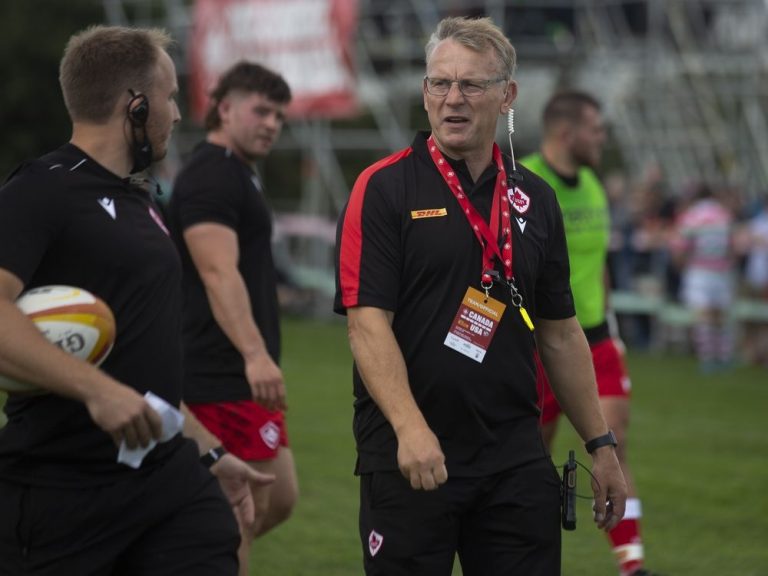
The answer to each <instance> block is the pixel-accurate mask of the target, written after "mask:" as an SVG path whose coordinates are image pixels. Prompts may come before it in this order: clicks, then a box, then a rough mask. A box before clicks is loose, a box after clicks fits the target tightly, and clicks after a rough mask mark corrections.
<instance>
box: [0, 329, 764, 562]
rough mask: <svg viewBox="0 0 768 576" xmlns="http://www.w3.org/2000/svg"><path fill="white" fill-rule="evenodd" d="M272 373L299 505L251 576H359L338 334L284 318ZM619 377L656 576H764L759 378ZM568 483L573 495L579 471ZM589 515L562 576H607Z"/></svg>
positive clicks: (344, 357) (583, 512) (638, 372)
mask: <svg viewBox="0 0 768 576" xmlns="http://www.w3.org/2000/svg"><path fill="white" fill-rule="evenodd" d="M283 367H284V370H285V374H286V379H287V383H288V386H289V407H290V409H289V412H288V422H289V430H290V436H291V442H292V447H293V450H294V452H295V455H296V461H297V466H298V471H299V477H300V484H301V497H300V501H299V504H298V506H297V508H296V511H295V514H294V516H293V517H292V518H291V519H290V520H289V521H288V522H287V523H286V524H285V525H283V526H281V527H279V528H278V529H277V530H275V531H274V532H273V533H270V534H268V535H267V536H265V537H264V538H262V539H261V540H259V541H258V542H257V543H255V544H254V546H253V561H252V566H253V568H252V574H254V575H262V574H264V575H266V574H275V575H280V576H310V575H311V576H318V575H319V576H353V575H354V576H359V575H360V574H362V569H361V560H360V557H361V552H360V544H359V542H358V538H357V527H356V526H357V482H356V480H355V478H354V476H353V475H352V469H353V465H354V447H353V442H352V434H351V418H352V394H351V358H350V354H349V349H348V346H347V342H346V328H345V326H344V325H343V324H341V323H330V324H328V323H321V322H307V321H298V320H287V321H286V323H285V329H284V356H283ZM629 367H630V371H631V373H632V378H633V383H634V401H633V421H632V427H631V432H630V442H631V449H630V456H631V463H632V464H633V467H634V472H635V476H636V481H637V484H638V487H639V490H640V492H641V498H642V501H643V511H644V524H643V526H644V532H645V544H646V554H647V558H648V565H649V567H650V568H653V569H654V570H659V571H660V572H663V573H664V574H666V575H668V576H669V575H671V576H688V575H689V576H702V575H703V576H710V575H711V576H768V434H766V431H765V429H764V428H765V424H764V423H765V422H766V418H765V414H766V409H768V373H766V372H765V371H764V370H760V369H757V368H740V369H738V370H736V371H734V372H733V373H731V374H728V375H719V376H712V377H706V378H704V377H699V375H698V374H697V372H696V367H695V364H694V363H693V361H692V360H691V359H690V358H685V357H666V356H659V355H643V354H630V356H629ZM564 424H565V425H563V426H562V428H561V433H560V435H559V436H558V439H557V444H556V449H555V454H554V459H555V462H556V463H557V464H558V465H560V464H561V463H562V462H563V461H564V460H565V458H566V455H567V451H568V449H569V448H571V447H573V448H577V459H579V460H581V461H582V462H584V463H588V462H589V458H588V457H587V456H586V454H585V453H584V452H583V450H582V449H581V448H580V447H581V442H580V441H578V439H577V438H576V436H575V435H574V434H573V432H572V431H571V429H570V427H569V426H568V425H567V423H564ZM580 486H581V490H580V492H582V493H585V492H586V490H587V489H588V482H587V475H586V473H584V472H583V471H582V472H581V474H580ZM589 506H590V503H589V502H588V501H586V500H584V501H580V502H579V507H578V529H577V530H576V531H575V532H566V533H564V536H563V574H564V575H565V576H602V575H606V576H613V575H614V574H616V572H615V570H614V568H613V562H612V559H611V557H610V554H609V549H608V545H607V543H606V541H605V538H604V536H602V535H601V534H600V533H599V532H598V531H597V530H596V529H595V528H594V527H593V526H592V525H591V521H590V512H589ZM0 513H2V512H1V511H0ZM460 573H461V572H460V569H459V568H458V566H457V567H456V570H455V572H454V574H460ZM519 576H525V575H519Z"/></svg>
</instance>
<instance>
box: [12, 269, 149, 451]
mask: <svg viewBox="0 0 768 576" xmlns="http://www.w3.org/2000/svg"><path fill="white" fill-rule="evenodd" d="M23 288H24V285H23V283H22V281H21V280H20V279H19V278H18V277H17V276H16V275H15V274H13V273H11V272H9V271H8V270H4V269H2V268H0V372H1V373H3V374H5V375H7V376H9V377H11V378H14V379H17V380H22V381H25V382H30V383H32V384H35V385H36V386H39V387H40V388H42V389H44V390H47V391H49V392H53V393H56V394H60V395H62V396H68V397H70V398H74V399H76V400H79V401H81V402H83V403H84V404H85V405H86V407H87V408H88V411H89V413H90V415H91V418H93V420H94V422H95V423H96V425H97V426H99V428H101V429H102V430H104V431H105V432H107V433H108V434H110V435H111V436H112V438H113V439H114V441H115V443H116V444H120V442H121V441H122V440H125V442H126V444H127V446H128V447H129V448H136V447H137V446H139V445H140V446H147V445H148V444H149V442H150V440H151V439H153V438H155V439H157V438H159V437H160V435H161V433H162V421H161V419H160V416H159V415H158V414H157V412H155V411H154V410H153V409H152V408H151V407H150V405H149V404H148V403H147V402H146V401H145V400H144V398H143V397H142V396H141V395H140V394H139V393H138V392H136V391H135V390H134V389H133V388H130V387H128V386H124V385H123V384H120V383H119V382H118V381H117V380H114V379H113V378H111V377H110V376H109V375H108V374H107V373H106V372H103V371H102V370H99V369H98V368H96V367H95V366H92V365H91V364H89V363H87V362H84V361H82V360H79V359H77V358H75V357H73V356H71V355H69V354H67V353H66V352H64V351H63V350H62V349H61V348H59V347H57V346H55V345H53V344H51V343H50V342H48V340H46V339H45V337H44V336H43V335H42V334H41V333H40V331H39V330H38V329H37V327H36V326H35V325H34V323H33V322H32V321H31V320H30V319H29V318H27V316H26V315H25V314H24V313H22V312H21V310H19V309H18V308H17V307H16V304H15V301H16V298H18V296H19V294H21V291H22V290H23Z"/></svg>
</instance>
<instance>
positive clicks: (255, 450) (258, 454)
mask: <svg viewBox="0 0 768 576" xmlns="http://www.w3.org/2000/svg"><path fill="white" fill-rule="evenodd" d="M188 406H189V409H190V411H191V412H192V413H193V414H194V415H195V416H197V419H198V420H200V422H202V424H203V426H205V427H206V428H207V429H208V430H209V431H210V432H211V433H212V434H214V435H215V436H216V437H217V438H218V439H219V440H221V443H222V445H223V446H224V448H226V449H227V451H228V452H231V453H232V454H234V455H235V456H237V457H238V458H240V459H241V460H246V461H254V460H272V459H273V458H275V457H276V456H277V450H278V449H279V448H280V446H288V433H287V432H286V429H285V414H284V413H283V412H282V411H276V412H270V411H269V410H267V409H266V408H264V407H263V406H261V405H259V404H256V402H253V401H251V400H238V401H237V402H218V403H215V404H188Z"/></svg>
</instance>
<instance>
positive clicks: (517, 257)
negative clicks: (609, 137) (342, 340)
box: [335, 133, 575, 476]
mask: <svg viewBox="0 0 768 576" xmlns="http://www.w3.org/2000/svg"><path fill="white" fill-rule="evenodd" d="M427 137H428V134H425V133H420V134H418V135H417V136H416V138H415V140H414V142H413V144H412V146H411V147H410V148H407V149H406V150H403V151H401V152H399V153H396V154H393V155H392V156H389V157H388V158H385V159H384V160H381V161H380V162H377V163H376V164H374V165H372V166H371V167H369V168H368V169H366V170H365V171H364V172H363V173H362V174H361V175H360V176H359V178H358V180H357V182H356V184H355V186H354V189H353V191H352V193H351V196H350V199H349V201H348V204H347V206H346V207H345V210H344V212H343V213H342V214H341V216H340V219H339V227H338V236H337V254H336V258H337V262H336V264H337V294H336V300H335V309H336V311H337V312H339V313H345V311H346V310H347V309H348V308H352V307H356V306H373V307H377V308H382V309H385V310H388V311H392V312H394V321H393V325H392V328H393V331H394V334H395V337H396V339H397V342H398V344H399V346H400V349H401V351H402V353H403V356H404V358H405V363H406V366H407V369H408V377H409V381H410V387H411V390H412V392H413V395H414V397H415V399H416V402H417V404H418V405H419V408H420V409H421V411H422V412H423V414H424V416H425V418H426V420H427V422H428V424H429V426H430V427H431V429H432V430H433V432H435V434H436V435H437V437H438V438H439V440H440V444H441V447H442V449H443V452H444V453H445V456H446V466H447V468H448V472H449V474H451V475H453V476H479V475H486V474H491V473H494V472H497V471H500V470H503V469H506V468H510V467H513V466H515V465H517V464H520V463H523V462H526V461H529V460H532V459H535V458H539V457H543V456H544V455H545V449H544V447H543V445H542V444H541V442H540V440H539V438H540V437H539V432H538V415H539V411H538V407H537V394H536V386H535V382H536V371H535V364H534V361H533V350H534V337H533V333H532V332H531V331H530V330H529V329H528V328H527V326H526V325H525V323H524V321H523V320H522V318H521V316H520V314H519V313H518V311H517V309H516V308H514V307H513V306H512V305H511V303H510V297H509V290H508V289H507V288H505V287H503V286H494V287H493V288H492V289H491V296H492V297H494V298H495V299H497V300H499V301H501V302H503V303H505V304H506V305H507V308H506V311H505V312H504V315H503V317H502V319H501V321H500V323H499V325H498V328H497V330H496V333H495V336H494V338H493V340H492V342H491V344H490V347H489V349H488V351H487V353H486V355H485V358H484V360H483V362H482V363H478V362H476V361H475V360H472V359H470V358H468V357H466V356H464V355H463V354H460V353H459V352H456V351H455V350H453V349H451V348H449V347H447V346H446V345H445V344H444V341H445V338H446V335H447V334H448V331H449V329H450V326H451V323H452V321H453V319H454V317H455V315H456V312H457V311H458V309H459V306H460V304H461V302H462V299H463V297H464V295H465V293H466V291H467V288H468V287H469V286H473V287H474V288H476V289H478V290H479V289H480V279H481V273H482V270H481V268H482V251H481V247H480V244H479V242H478V240H477V238H476V236H475V234H474V232H473V231H472V229H471V228H470V225H469V223H468V221H467V219H466V217H465V215H464V213H463V211H462V210H461V209H460V208H459V204H458V202H457V200H456V198H455V197H454V195H453V193H452V192H451V190H450V189H449V187H448V186H447V184H446V183H445V181H444V180H443V178H442V176H441V175H440V173H439V172H438V170H437V168H436V167H435V165H434V163H433V161H432V158H431V157H430V155H429V152H428V150H427V148H426V139H427ZM452 165H453V166H454V169H455V171H456V172H457V173H458V175H459V178H460V180H461V182H462V186H463V188H464V189H465V191H470V192H469V193H468V197H469V199H470V201H471V202H472V203H473V205H474V206H475V207H476V208H477V209H478V211H479V212H480V213H481V214H482V215H483V217H484V218H485V219H486V221H487V220H488V218H489V214H490V209H491V199H492V197H493V192H494V186H495V182H496V175H497V168H496V167H495V166H493V165H491V166H489V168H488V169H487V170H486V171H485V173H484V174H483V175H482V176H481V177H480V179H479V180H478V182H477V183H472V181H471V178H470V176H469V173H468V171H467V169H466V166H465V165H464V163H463V162H452ZM505 167H506V169H507V172H508V174H509V173H510V172H511V162H510V159H509V158H508V157H505ZM518 171H519V173H520V174H521V175H522V177H523V180H522V182H521V183H520V184H519V187H520V188H521V189H522V191H523V192H524V193H525V194H526V195H527V196H528V197H529V198H530V202H529V204H528V205H527V208H526V209H525V211H524V213H522V214H520V213H516V212H515V211H512V216H513V218H512V228H513V231H514V232H513V253H514V256H513V260H514V262H513V266H514V274H515V278H516V282H517V286H518V289H519V290H520V292H521V293H522V295H523V297H524V299H525V302H524V305H525V306H526V308H527V310H528V311H529V312H530V313H531V316H532V317H533V318H534V322H535V319H536V317H539V318H546V319H564V318H569V317H571V316H573V315H574V313H575V311H574V307H573V298H572V295H571V291H570V285H569V267H568V254H567V250H566V244H565V236H564V233H563V222H562V216H561V214H560V210H559V207H558V204H557V201H556V199H555V195H554V193H553V192H552V190H551V188H549V186H547V185H546V184H545V183H544V181H543V180H541V179H540V178H539V177H537V176H535V175H534V174H533V173H532V172H530V171H528V170H526V169H525V168H523V167H522V166H519V165H518ZM499 269H500V267H499ZM354 393H355V416H354V431H355V437H356V440H357V448H358V468H357V470H358V472H360V473H365V472H370V471H374V470H395V469H397V458H396V455H397V441H396V438H395V435H394V431H393V430H392V427H391V426H390V425H389V423H388V422H387V421H386V419H385V418H384V416H383V414H382V413H381V411H380V410H379V409H378V407H377V406H376V404H375V402H374V401H373V400H372V399H371V397H370V396H369V395H368V392H367V391H366V389H365V386H364V385H363V383H362V381H361V379H360V375H359V373H358V371H357V369H355V370H354Z"/></svg>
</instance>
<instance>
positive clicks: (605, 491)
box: [536, 316, 627, 530]
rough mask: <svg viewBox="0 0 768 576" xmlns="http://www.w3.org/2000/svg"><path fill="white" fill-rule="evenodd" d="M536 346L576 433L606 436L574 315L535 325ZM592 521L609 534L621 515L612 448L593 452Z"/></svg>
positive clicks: (621, 490)
mask: <svg viewBox="0 0 768 576" xmlns="http://www.w3.org/2000/svg"><path fill="white" fill-rule="evenodd" d="M536 345H537V347H538V351H539V356H540V357H541V361H542V363H543V364H544V368H545V369H546V371H547V376H548V377H549V381H550V384H551V385H552V391H553V392H554V394H555V397H556V398H557V401H558V402H559V404H560V406H561V408H562V409H563V411H564V412H565V414H566V416H568V419H569V420H570V421H571V423H572V424H573V427H574V428H575V429H576V432H577V433H578V434H579V436H581V438H582V439H583V440H584V441H585V442H587V441H589V440H591V439H593V438H597V437H598V436H602V435H603V434H606V433H607V432H608V425H607V424H606V422H605V419H604V418H603V414H602V412H601V410H600V403H599V401H598V397H597V386H596V384H595V370H594V367H593V364H592V355H591V353H590V350H589V345H588V344H587V339H586V337H585V336H584V331H583V330H582V329H581V326H580V325H579V323H578V321H577V320H576V317H575V316H572V317H571V318H567V319H565V320H544V319H541V318H539V319H538V320H537V324H536ZM592 459H593V463H592V473H593V474H594V477H595V479H596V482H593V483H592V488H593V490H594V493H595V521H596V522H597V525H598V527H600V528H603V529H605V530H611V529H612V528H613V527H614V526H615V525H616V524H618V522H619V520H621V518H622V517H623V516H624V506H625V503H626V499H627V485H626V483H625V481H624V476H623V475H622V473H621V468H620V467H619V462H618V460H617V458H616V453H615V450H614V448H613V447H611V446H605V447H602V448H598V449H597V450H595V451H594V452H593V453H592Z"/></svg>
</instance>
